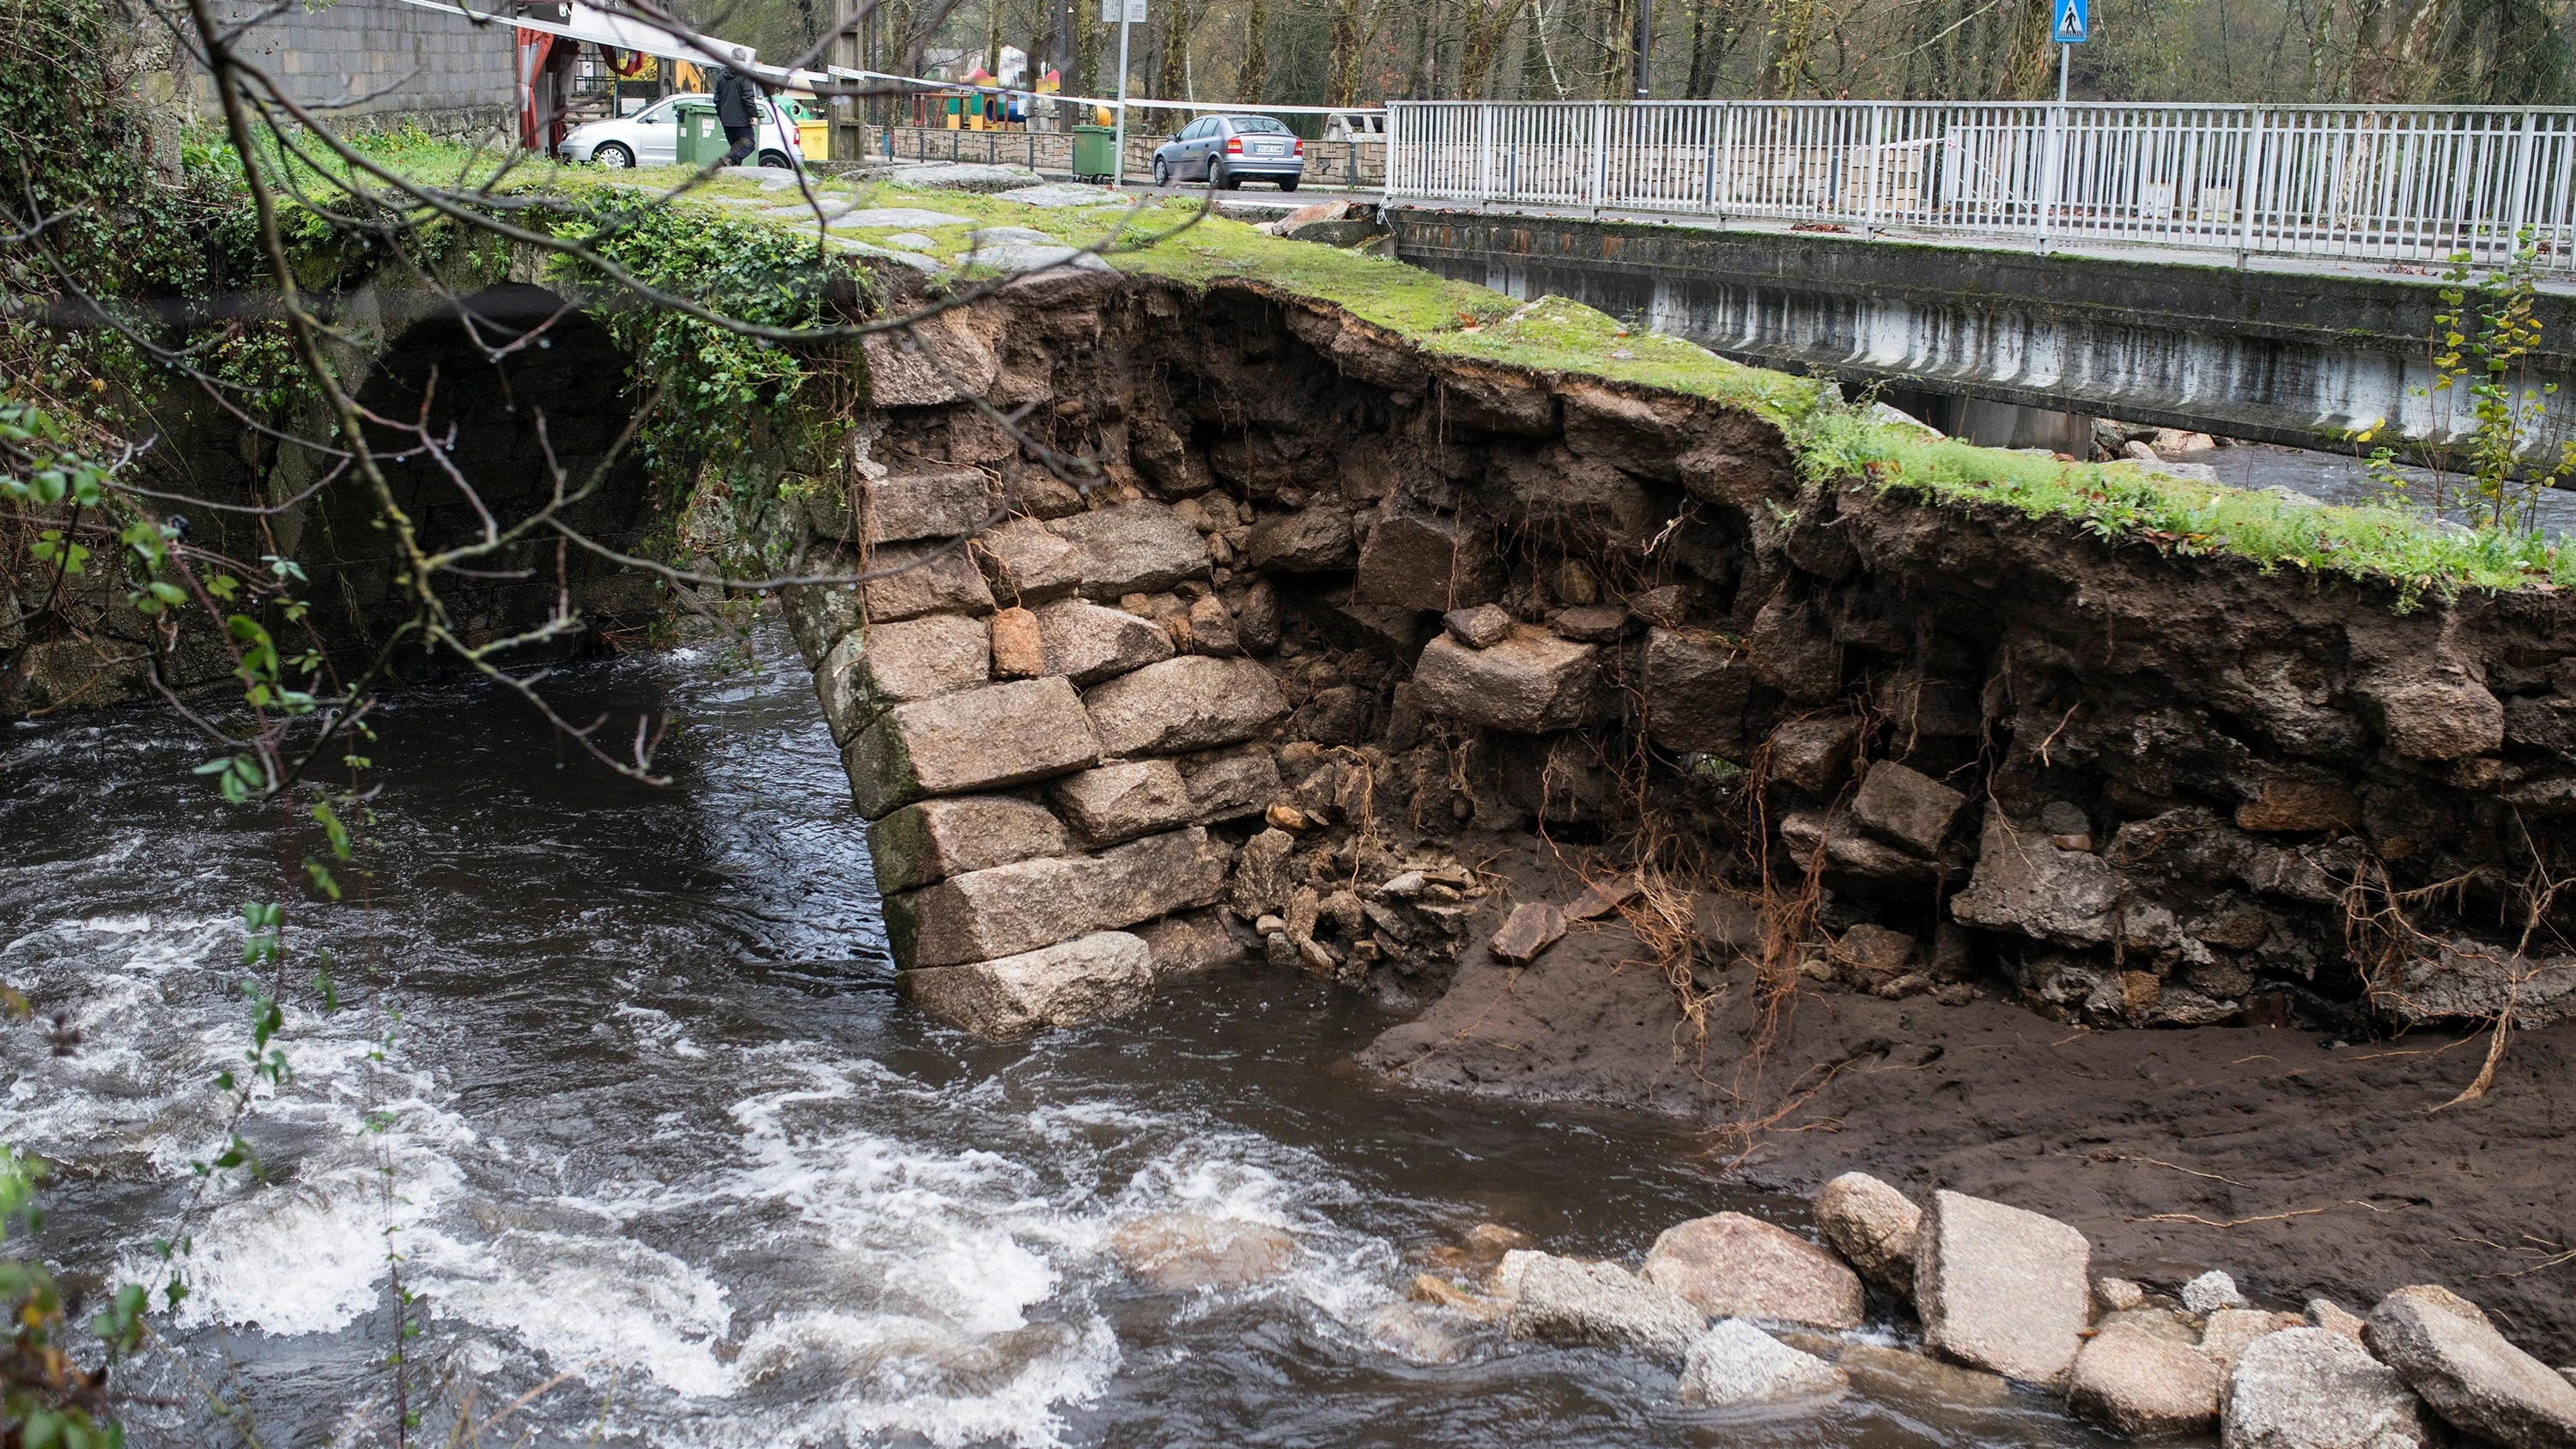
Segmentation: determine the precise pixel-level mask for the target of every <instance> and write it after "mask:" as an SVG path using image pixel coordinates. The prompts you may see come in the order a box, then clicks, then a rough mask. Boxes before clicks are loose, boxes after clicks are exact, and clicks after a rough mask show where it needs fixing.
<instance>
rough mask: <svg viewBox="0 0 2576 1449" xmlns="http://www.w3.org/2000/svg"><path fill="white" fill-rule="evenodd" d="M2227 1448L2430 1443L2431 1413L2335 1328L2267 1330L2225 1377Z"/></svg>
mask: <svg viewBox="0 0 2576 1449" xmlns="http://www.w3.org/2000/svg"><path fill="white" fill-rule="evenodd" d="M2218 1429H2219V1442H2220V1443H2221V1444H2222V1445H2223V1446H2225V1449H2431V1446H2433V1445H2435V1444H2438V1443H2439V1442H2440V1438H2439V1434H2438V1431H2437V1430H2436V1428H2435V1425H2434V1421H2433V1417H2432V1415H2431V1414H2429V1413H2428V1412H2426V1410H2425V1408H2424V1404H2423V1401H2422V1400H2420V1399H2418V1398H2416V1397H2415V1392H2414V1390H2412V1389H2409V1388H2408V1387H2406V1381H2405V1380H2403V1379H2401V1378H2399V1377H2398V1376H2397V1374H2396V1372H2395V1371H2394V1370H2392V1369H2390V1368H2389V1367H2388V1366H2387V1365H2385V1364H2383V1363H2381V1362H2380V1361H2379V1360H2377V1359H2375V1358H2372V1357H2371V1356H2370V1355H2369V1354H2368V1353H2366V1352H2364V1351H2363V1349H2362V1346H2361V1345H2360V1344H2357V1343H2355V1342H2353V1341H2352V1340H2351V1339H2349V1338H2346V1337H2344V1336H2343V1335H2342V1334H2340V1333H2337V1332H2335V1331H2334V1330H2332V1329H2329V1328H2293V1329H2288V1330H2285V1331H2283V1332H2280V1333H2273V1334H2266V1335H2264V1336H2263V1337H2261V1338H2258V1339H2256V1340H2255V1341H2254V1342H2253V1343H2252V1344H2250V1345H2248V1346H2247V1347H2246V1350H2245V1353H2244V1356H2243V1357H2241V1358H2239V1359H2237V1361H2236V1371H2235V1372H2234V1373H2232V1374H2230V1375H2228V1378H2227V1391H2226V1394H2225V1404H2224V1407H2223V1408H2222V1409H2221V1411H2220V1414H2219V1425H2218Z"/></svg>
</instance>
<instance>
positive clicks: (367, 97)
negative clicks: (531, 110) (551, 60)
mask: <svg viewBox="0 0 2576 1449" xmlns="http://www.w3.org/2000/svg"><path fill="white" fill-rule="evenodd" d="M476 8H477V9H485V8H490V7H488V6H483V5H478V6H476ZM217 13H218V14H220V15H223V16H225V18H226V19H228V20H231V21H234V22H235V23H238V22H239V21H241V20H243V19H245V18H247V17H249V16H251V15H253V14H256V13H257V7H255V6H252V5H247V4H241V3H230V4H225V5H222V6H220V7H218V10H217ZM512 35H513V32H512V30H511V29H510V28H509V27H507V26H502V25H476V24H474V23H472V22H470V21H467V20H464V19H462V18H459V17H456V16H451V15H441V14H439V13H438V12H436V11H432V10H424V9H421V8H419V7H417V6H412V5H406V4H403V3H402V0H337V3H334V4H330V5H327V6H324V7H322V8H320V9H305V8H302V7H295V6H290V7H288V8H287V10H286V11H285V12H284V13H283V14H278V15H273V16H271V17H270V18H269V19H267V20H266V21H264V22H262V23H261V24H260V25H258V26H257V27H256V28H255V29H253V30H252V31H251V32H250V34H249V36H248V37H247V38H246V39H245V40H244V42H243V44H242V52H243V58H244V59H245V60H248V61H249V62H250V63H252V64H254V65H257V66H258V67H260V68H261V69H262V70H264V71H266V72H267V73H268V74H269V75H270V76H272V77H274V78H275V79H276V81H277V83H278V85H279V86H280V87H281V88H282V89H283V90H284V91H285V93H286V94H287V95H288V96H289V97H290V98H292V99H293V100H295V101H296V102H297V103H299V104H303V105H328V106H337V107H341V108H339V109H334V110H331V111H329V112H326V113H324V115H325V118H326V119H328V120H331V121H333V122H336V123H348V122H359V123H376V124H385V125H392V124H398V123H400V122H402V121H405V120H414V121H418V122H419V123H420V124H421V125H422V126H423V127H424V128H426V129H429V130H432V131H441V132H479V131H497V132H499V133H501V134H503V135H510V134H515V129H516V124H517V123H516V121H515V120H514V117H515V116H516V114H517V111H518V104H519V103H518V79H517V68H516V65H515V62H514V60H513V57H512V54H511V51H512V45H513V41H512ZM184 91H185V95H186V101H187V107H188V109H189V111H190V112H191V113H192V114H191V116H190V119H191V120H195V121H198V122H211V121H212V120H213V119H214V117H215V115H216V112H215V96H214V88H213V82H212V79H211V77H209V76H208V75H206V74H205V73H204V72H203V71H201V70H195V69H194V68H191V73H190V74H189V76H188V77H187V84H186V86H185V87H184ZM358 98H362V99H358ZM353 99H354V104H344V103H348V102H351V101H353Z"/></svg>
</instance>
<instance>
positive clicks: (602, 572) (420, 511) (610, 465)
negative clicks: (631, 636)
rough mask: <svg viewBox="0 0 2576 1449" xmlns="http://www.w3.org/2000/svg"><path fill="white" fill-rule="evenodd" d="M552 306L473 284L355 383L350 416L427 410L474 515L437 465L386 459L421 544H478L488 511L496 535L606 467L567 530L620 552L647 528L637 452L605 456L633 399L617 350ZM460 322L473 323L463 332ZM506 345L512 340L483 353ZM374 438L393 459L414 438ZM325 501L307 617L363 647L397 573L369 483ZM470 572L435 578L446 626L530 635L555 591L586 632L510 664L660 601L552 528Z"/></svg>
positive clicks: (378, 630) (652, 589)
mask: <svg viewBox="0 0 2576 1449" xmlns="http://www.w3.org/2000/svg"><path fill="white" fill-rule="evenodd" d="M562 307H563V299H562V298H561V297H559V296H557V295H556V294H554V293H552V292H549V291H547V290H546V289H544V288H542V287H533V286H527V285H524V284H518V283H510V284H505V285H502V286H498V287H493V288H490V289H487V290H485V291H482V292H477V293H475V294H473V295H472V296H469V297H466V298H464V299H462V305H461V307H460V308H459V309H458V310H456V311H450V312H446V313H444V314H442V315H437V316H432V317H429V318H426V319H423V320H422V321H419V322H417V323H414V324H413V325H411V326H410V327H408V328H406V329H404V331H403V332H402V333H401V334H400V335H399V336H397V337H395V338H394V339H393V340H392V342H391V343H390V345H389V346H388V349H387V351H386V353H385V355H384V357H383V359H382V360H381V361H380V362H379V363H378V365H377V367H376V370H375V372H374V373H373V374H372V375H371V376H370V377H369V378H368V380H367V382H366V384H365V385H364V386H363V387H362V388H361V389H360V390H359V394H358V397H359V401H360V402H361V403H362V404H363V405H364V406H366V407H367V408H368V409H370V410H371V411H372V412H374V413H376V414H377V415H379V416H383V417H388V418H400V419H411V418H418V417H421V416H422V410H423V404H424V401H426V404H427V421H428V425H429V428H430V430H431V432H432V435H433V436H435V437H437V438H439V439H440V440H441V441H442V443H443V444H445V445H446V446H447V447H448V449H449V457H450V460H451V461H452V462H453V464H454V466H455V469H456V471H457V472H458V473H461V474H462V475H463V476H464V478H465V480H466V481H467V482H468V483H470V484H471V485H472V486H473V488H474V490H475V494H476V495H477V496H479V498H480V500H481V503H482V505H483V507H482V510H481V511H478V510H477V509H476V507H475V497H470V496H468V494H467V493H466V492H465V491H464V490H463V489H461V488H459V487H458V486H457V483H456V480H455V479H454V478H453V477H452V476H451V475H450V474H449V472H448V471H447V469H446V468H445V467H443V466H441V465H440V464H439V463H438V462H437V461H436V460H435V459H432V458H429V457H426V456H419V455H415V456H412V457H409V458H406V459H404V460H402V461H400V462H397V463H392V464H389V465H387V466H386V468H385V470H384V471H385V478H386V482H387V484H388V485H389V486H390V488H391V490H392V493H393V496H394V500H395V501H396V502H397V503H398V504H399V505H400V506H401V508H402V509H403V511H404V513H405V514H406V515H407V516H409V517H410V518H411V520H412V521H413V523H414V525H415V526H416V527H417V528H418V529H419V532H420V536H421V540H422V543H423V545H424V547H425V548H428V549H431V550H436V549H443V548H450V547H455V546H458V545H461V544H467V543H470V542H472V541H473V540H475V539H477V538H480V537H481V536H482V534H483V527H484V518H483V514H484V513H485V512H488V513H489V514H490V516H491V517H492V519H494V520H496V521H497V522H498V524H499V525H500V526H501V527H502V528H503V529H507V528H508V527H509V526H510V525H511V524H512V523H514V522H516V521H518V520H522V519H525V518H527V517H528V516H530V515H531V514H533V513H535V512H536V511H537V510H539V509H541V508H543V507H544V506H545V504H546V502H547V500H548V499H549V498H551V497H552V496H553V491H554V487H555V471H556V470H557V469H560V470H561V473H562V476H563V478H564V486H565V489H566V491H567V492H576V491H578V490H579V489H580V488H581V487H582V486H583V485H584V484H585V483H586V482H588V481H589V480H590V479H591V477H592V475H593V474H594V472H596V471H597V470H599V469H600V468H601V467H602V465H603V464H605V465H606V467H607V473H606V476H604V477H603V478H601V480H600V482H599V486H598V487H597V488H596V489H594V490H593V492H592V493H591V495H590V496H589V497H588V498H587V499H585V500H584V501H582V502H581V503H578V504H575V505H573V506H572V507H570V508H568V509H567V510H566V511H565V514H564V517H565V519H566V521H567V522H568V523H570V524H571V525H572V526H573V527H575V528H577V529H579V530H580V531H581V532H582V533H583V534H584V535H585V536H586V537H589V538H592V539H595V540H597V541H598V542H600V543H603V544H606V545H608V546H609V547H611V548H615V549H618V550H620V551H621V552H633V551H635V550H636V548H637V546H638V545H640V544H641V543H642V542H643V541H644V538H645V536H646V535H647V533H648V532H649V531H650V530H651V528H652V526H653V522H654V518H655V516H656V511H655V508H654V506H653V500H652V498H651V497H650V495H649V489H648V488H647V487H646V482H645V470H644V468H643V466H642V464H641V462H640V460H639V459H638V458H637V456H636V454H635V452H634V450H632V449H631V448H630V449H629V450H627V451H626V452H625V453H624V454H623V455H620V456H618V457H617V458H615V459H614V460H613V461H611V460H610V453H611V450H612V448H613V447H614V446H615V443H616V440H617V437H618V434H619V433H620V432H621V431H622V430H623V429H624V428H625V426H626V423H627V421H628V419H629V418H630V417H631V416H632V415H633V412H634V407H635V396H634V389H633V386H632V381H633V379H632V375H631V370H630V368H629V367H628V363H627V358H626V355H625V353H624V352H623V351H622V350H621V349H620V348H619V347H618V345H617V343H616V342H615V341H614V339H612V338H611V337H610V336H609V334H608V330H607V329H606V328H604V327H602V326H600V325H599V323H598V322H597V321H596V320H595V319H594V318H592V317H590V316H588V315H586V314H583V313H580V312H573V313H568V314H565V315H563V316H561V317H560V318H557V317H556V314H557V313H558V312H559V311H560V310H561V309H562ZM460 313H462V314H470V316H471V318H472V321H473V326H472V327H471V328H469V327H468V325H467V322H466V317H465V316H464V315H460ZM549 319H554V320H552V321H549ZM532 334H533V335H532ZM516 342H524V345H522V346H519V347H517V348H516V349H515V350H507V351H505V352H504V354H503V355H502V356H500V357H499V358H497V359H496V358H495V357H493V356H492V355H491V351H492V350H493V349H507V348H509V347H510V344H512V343H516ZM451 436H452V439H453V441H452V443H450V442H448V441H447V440H449V439H450V438H451ZM373 441H374V443H375V445H376V446H377V447H378V448H380V449H383V450H386V451H389V452H390V451H395V450H399V449H402V448H404V447H406V446H408V445H409V444H410V443H411V441H412V440H410V439H407V438H405V437H404V436H403V435H401V434H399V433H396V432H394V431H392V430H389V429H376V430H374V431H373ZM549 449H551V455H552V462H551V463H549ZM324 496H325V497H326V498H328V499H329V500H330V502H329V504H328V505H327V506H326V507H324V508H323V509H322V510H321V511H320V512H319V514H318V515H317V516H316V517H315V519H314V520H313V523H314V526H313V527H310V528H308V529H307V530H306V531H305V533H304V537H303V540H302V548H301V549H300V553H301V554H302V555H303V558H302V562H303V563H304V565H305V568H306V570H307V572H308V573H310V574H311V575H312V577H313V580H314V587H313V590H312V593H311V595H310V597H311V598H312V600H313V601H314V604H315V606H316V607H315V615H316V618H317V621H318V622H319V623H320V624H321V627H322V628H323V629H324V630H325V632H326V633H327V634H329V635H331V636H333V637H334V639H335V641H337V642H341V643H344V644H345V645H348V646H355V647H358V648H363V649H367V650H370V651H372V650H373V649H374V648H376V647H378V646H379V645H381V643H382V642H383V641H384V640H385V639H386V638H387V637H388V635H389V634H390V632H391V631H392V630H393V629H395V628H396V627H398V626H399V624H400V623H401V622H402V621H403V620H404V619H406V618H409V617H410V616H411V614H412V611H413V610H412V604H411V600H410V594H409V591H408V589H407V588H406V587H405V586H404V585H403V584H402V582H401V578H400V576H401V572H402V568H401V564H400V561H399V560H398V559H397V558H396V557H395V554H394V550H393V547H392V544H391V541H390V540H389V539H388V538H387V536H386V535H385V534H384V532H383V531H381V530H380V529H378V528H377V527H376V526H375V523H376V515H377V508H376V502H375V499H374V497H373V495H372V493H371V492H370V491H369V490H368V489H366V488H364V487H357V486H343V487H337V488H333V489H331V490H328V492H327V493H326V494H325V495H324ZM471 567H472V568H473V569H474V570H475V571H476V572H477V573H478V574H480V575H487V576H488V577H474V578H463V577H456V576H453V575H450V576H447V577H445V578H443V579H442V582H441V585H440V593H441V595H442V597H443V598H444V599H445V600H446V602H447V606H448V610H449V613H450V616H451V622H452V624H453V626H454V628H455V629H456V631H457V633H458V634H459V635H460V636H461V637H463V638H464V639H465V640H466V642H467V643H469V644H480V643H483V642H486V641H489V640H492V639H497V638H504V637H507V636H510V635H512V634H516V633H520V632H524V631H526V630H528V629H531V628H534V627H536V626H538V625H539V624H541V623H542V622H543V621H544V620H545V619H546V618H547V617H548V615H549V614H550V613H551V612H552V611H553V610H554V608H555V605H556V601H557V597H558V594H559V592H560V593H564V594H568V595H569V597H570V599H571V602H572V604H573V606H574V607H575V608H576V609H578V610H579V611H580V612H581V613H582V614H583V616H584V617H585V619H586V620H587V622H588V624H589V628H588V629H587V631H586V632H585V633H584V634H583V635H582V636H580V637H579V638H571V639H563V640H558V641H554V642H552V643H550V644H548V645H545V646H541V647H535V648H530V649H527V650H525V651H521V652H516V653H514V655H513V660H514V662H527V661H534V660H537V659H541V658H546V657H557V656H561V655H564V654H569V653H576V652H581V651H582V650H584V649H586V648H589V647H593V646H596V645H597V644H599V643H600V642H602V639H603V637H604V636H605V637H610V638H613V637H615V636H617V635H620V634H623V633H625V632H627V631H630V630H634V631H640V630H641V628H642V627H643V625H644V624H645V623H646V622H648V621H649V619H650V617H651V615H652V614H653V612H654V611H655V610H656V609H657V608H658V607H659V605H660V602H661V599H662V591H661V587H660V585H659V583H658V582H657V581H656V580H654V579H653V578H652V577H651V576H649V575H646V574H642V573H639V572H636V571H633V570H629V569H624V568H621V567H619V566H618V565H616V564H614V563H611V562H610V561H608V560H606V559H602V558H599V557H598V556H596V555H594V554H589V553H586V552H584V551H582V550H581V549H579V548H572V547H565V546H562V545H561V543H560V540H559V538H558V536H557V535H556V534H554V533H553V532H552V531H551V530H543V531H539V532H537V533H533V534H531V535H530V537H529V538H528V539H527V540H525V541H522V542H520V543H517V544H514V545H512V546H510V547H508V548H506V549H504V550H502V551H500V552H498V553H495V554H493V555H491V556H490V557H488V558H485V559H481V560H477V561H475V562H474V563H473V564H472V565H471ZM559 570H560V572H559Z"/></svg>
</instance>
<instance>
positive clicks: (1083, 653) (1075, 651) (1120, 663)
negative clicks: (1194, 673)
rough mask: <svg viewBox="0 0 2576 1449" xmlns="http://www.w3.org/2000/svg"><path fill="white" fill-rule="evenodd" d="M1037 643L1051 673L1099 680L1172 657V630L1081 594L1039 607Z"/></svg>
mask: <svg viewBox="0 0 2576 1449" xmlns="http://www.w3.org/2000/svg"><path fill="white" fill-rule="evenodd" d="M1037 618H1038V649H1039V654H1040V657H1041V658H1042V659H1043V661H1044V665H1043V667H1044V669H1045V671H1046V672H1047V673H1049V674H1061V675H1063V676H1064V677H1065V678H1067V679H1070V680H1072V681H1073V682H1074V683H1076V684H1098V683H1099V682H1100V681H1102V680H1104V679H1114V678H1116V677H1117V676H1119V675H1121V674H1126V673H1129V672H1130V671H1133V670H1138V669H1142V668H1144V667H1145V666H1146V665H1148V664H1160V663H1162V662H1163V661H1164V660H1166V659H1169V658H1171V657H1172V652H1173V651H1172V636H1171V634H1170V632H1169V631H1167V630H1165V629H1164V628H1163V627H1162V626H1161V625H1159V624H1157V623H1155V622H1154V621H1153V620H1151V619H1140V618H1138V617H1136V616H1135V615H1134V614H1130V613H1128V612H1127V611H1126V610H1124V609H1108V608H1103V607H1101V606H1100V605H1098V604H1094V603H1089V602H1086V601H1084V600H1082V599H1060V600H1058V601H1056V602H1055V603H1052V604H1046V605H1043V606H1041V607H1040V608H1039V609H1038V610H1037Z"/></svg>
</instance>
